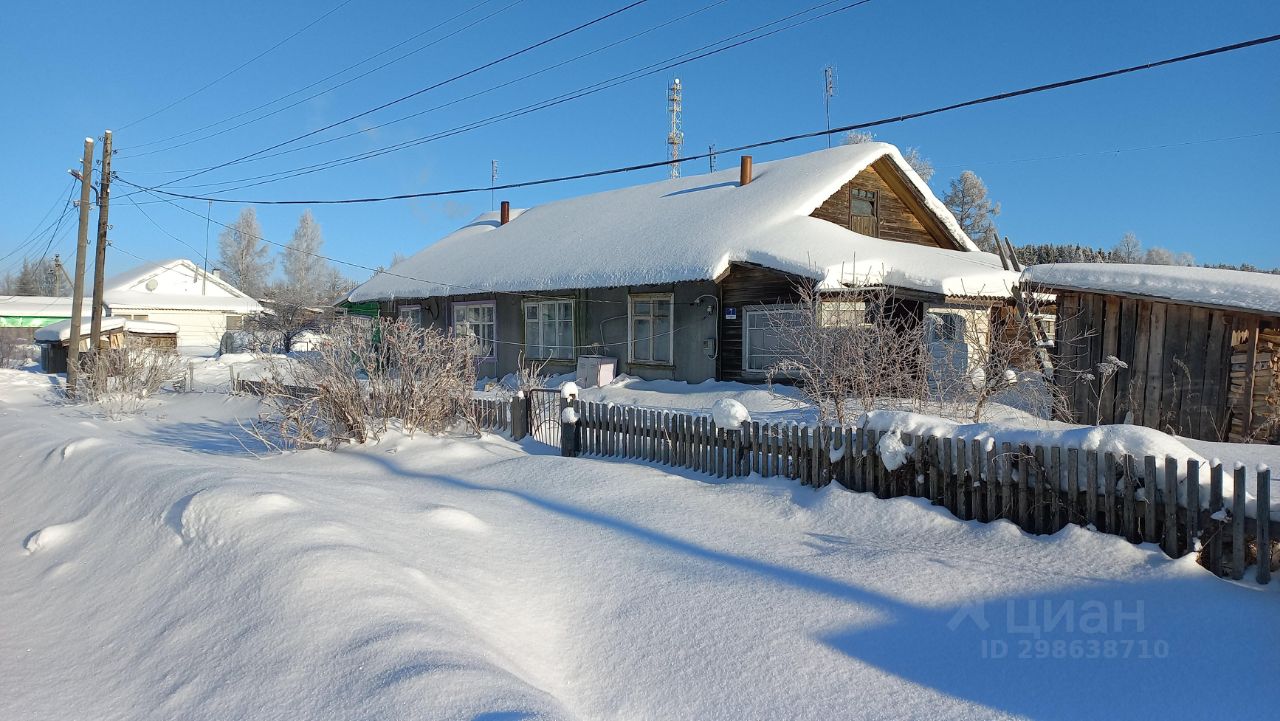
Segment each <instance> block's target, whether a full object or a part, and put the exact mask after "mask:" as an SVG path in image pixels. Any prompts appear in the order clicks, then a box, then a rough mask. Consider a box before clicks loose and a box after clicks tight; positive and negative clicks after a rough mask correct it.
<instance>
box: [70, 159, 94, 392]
mask: <svg viewBox="0 0 1280 721" xmlns="http://www.w3.org/2000/svg"><path fill="white" fill-rule="evenodd" d="M72 175H75V172H74V171H73V172H72ZM92 181H93V138H85V139H84V162H83V163H82V164H81V167H80V232H79V234H78V235H77V236H76V277H75V280H74V281H73V282H72V285H73V286H74V289H73V290H72V295H71V329H70V331H71V333H70V337H69V338H68V339H67V341H68V342H67V397H68V398H75V397H76V382H77V381H78V376H79V375H80V318H81V315H82V314H83V312H84V260H85V258H84V257H85V254H86V253H87V252H88V246H89V189H90V183H91V182H92Z"/></svg>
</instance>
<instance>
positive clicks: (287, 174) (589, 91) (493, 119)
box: [153, 0, 871, 193]
mask: <svg viewBox="0 0 1280 721" xmlns="http://www.w3.org/2000/svg"><path fill="white" fill-rule="evenodd" d="M840 1H841V0H825V2H821V3H819V4H817V5H814V6H812V7H809V8H806V9H804V10H801V11H799V12H796V13H792V14H790V15H787V16H785V17H782V18H778V19H776V20H772V21H770V22H767V23H765V24H763V25H759V26H757V27H754V28H751V29H750V30H745V31H742V32H739V33H736V34H734V35H730V36H728V37H726V38H722V39H720V40H717V41H715V42H712V43H708V44H706V45H703V46H701V47H699V48H696V49H694V50H689V51H686V52H683V53H680V54H678V55H675V56H672V57H670V58H667V59H665V60H661V61H658V62H656V63H651V64H650V65H647V66H644V67H641V68H638V69H635V70H630V71H627V72H625V73H622V74H620V75H615V76H613V77H611V78H608V79H606V80H602V81H599V82H596V83H593V84H591V85H587V86H584V87H581V88H578V89H576V90H572V91H569V92H567V93H562V94H560V95H557V96H554V97H551V98H548V99H545V100H541V101H538V102H535V103H532V104H530V105H526V106H523V107H521V108H517V109H515V110H508V111H506V112H503V113H498V114H496V115H491V116H489V117H487V118H484V119H482V120H477V121H472V122H470V123H465V124H463V125H460V126H456V127H454V128H450V129H448V130H443V131H438V132H436V133H432V134H429V135H425V136H421V137H418V138H412V139H410V140H406V141H402V142H400V143H395V144H393V145H389V146H383V147H382V148H375V149H373V150H368V151H364V152H362V153H357V154H355V155H349V156H346V157H342V158H336V159H333V160H327V161H322V162H320V163H315V164H312V165H306V166H302V167H299V168H291V169H288V170H282V171H276V172H274V173H267V174H264V175H258V176H251V177H249V178H241V179H237V180H226V181H220V182H216V183H208V184H203V185H195V186H182V187H207V186H212V185H226V184H231V183H244V182H247V181H254V180H260V179H264V178H275V179H278V180H284V179H287V178H292V177H298V176H301V175H309V174H311V173H315V172H320V171H323V170H328V169H330V168H335V167H340V166H343V165H349V164H351V163H356V162H360V161H363V160H369V159H371V158H375V157H379V156H382V155H386V154H389V153H392V152H397V151H399V150H404V149H407V148H411V147H416V146H418V145H423V144H425V143H429V142H433V141H435V140H440V139H442V138H448V137H452V136H455V135H460V134H462V133H466V132H469V131H471V130H475V129H477V128H481V127H485V126H488V125H493V124H494V123H498V122H501V121H503V120H510V119H512V118H517V117H521V116H523V115H528V114H530V113H534V112H537V111H539V110H545V109H547V108H550V107H554V106H556V105H560V104H562V103H566V102H569V101H571V100H576V99H578V98H582V97H586V96H588V95H593V94H595V93H598V92H601V91H603V90H608V89H610V88H613V87H617V86H618V85H622V84H625V83H629V82H632V81H634V80H638V79H640V78H643V77H648V76H651V75H656V74H658V73H662V72H665V71H667V70H670V69H672V68H675V67H677V66H680V65H684V64H687V63H691V62H694V61H697V60H701V59H703V58H707V57H711V56H713V55H717V54H719V53H722V52H726V51H728V50H733V49H735V48H738V47H741V46H743V45H746V44H748V43H752V42H756V41H758V40H762V39H764V38H767V37H770V36H772V35H776V34H778V33H781V32H785V31H787V30H791V29H793V28H796V27H799V26H801V25H804V24H806V23H810V22H814V21H816V20H820V19H822V18H825V17H829V16H831V15H835V14H837V13H841V12H844V11H846V10H849V9H852V8H854V7H858V6H860V5H865V4H867V3H869V2H871V0H855V1H854V2H849V3H847V4H845V5H843V6H841V7H838V8H835V9H832V10H829V11H827V12H825V13H822V14H819V15H815V16H812V17H808V18H804V19H802V20H797V21H795V22H792V23H791V24H789V25H784V26H782V27H778V28H774V29H773V30H768V31H767V32H760V31H762V30H765V29H766V28H770V27H773V26H775V25H779V24H780V23H784V22H787V21H789V20H794V19H795V18H797V17H800V16H803V15H806V14H808V13H810V12H813V11H814V10H818V9H821V8H824V7H827V6H829V5H833V4H835V3H837V2H840ZM752 33H758V34H755V35H752ZM746 36H750V37H746ZM740 38H741V39H740ZM734 40H736V41H737V42H732V43H731V44H729V45H725V43H729V42H730V41H734ZM716 46H722V47H716ZM709 48H711V49H710V50H709ZM704 51H705V52H704ZM484 92H487V91H481V92H479V93H474V94H473V95H472V96H468V97H474V95H480V94H483V93H484ZM465 99H467V98H462V99H461V100H465ZM454 102H458V101H452V102H450V103H445V104H444V105H440V106H436V107H435V108H428V109H427V110H426V111H422V112H430V111H431V110H437V109H439V108H441V107H445V106H447V105H452V104H453V103H454ZM417 114H422V113H417ZM407 117H412V116H407ZM407 117H406V118H404V119H407ZM392 122H398V121H392ZM387 124H390V123H387ZM373 127H375V128H376V127H380V126H373ZM321 144H323V143H313V144H311V145H310V146H303V147H302V148H296V149H294V150H303V149H305V148H307V147H314V146H315V145H321ZM287 152H292V150H289V151H283V152H281V153H276V154H273V155H265V156H261V157H259V158H256V159H255V160H262V159H266V158H268V157H275V156H277V155H283V154H285V153H287ZM695 157H696V156H695ZM246 162H247V161H246ZM230 164H231V163H228V164H227V165H230ZM224 167H225V166H224ZM213 169H216V168H215V167H210V168H206V169H205V170H213ZM187 177H188V178H189V177H194V176H193V175H192V176H187ZM185 179H186V178H178V179H176V180H171V181H167V182H165V183H160V184H159V185H156V186H153V187H155V188H163V187H166V186H169V185H173V184H174V183H178V182H181V181H182V180H185ZM268 182H276V180H266V181H264V182H256V183H249V184H247V185H241V186H238V187H235V188H224V189H222V190H219V191H217V192H218V193H226V192H231V191H234V190H241V189H243V188H248V187H254V186H257V185H264V184H266V183H268Z"/></svg>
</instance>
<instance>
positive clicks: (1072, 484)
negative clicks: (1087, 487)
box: [1067, 448, 1084, 525]
mask: <svg viewBox="0 0 1280 721" xmlns="http://www.w3.org/2000/svg"><path fill="white" fill-rule="evenodd" d="M1080 462H1081V459H1080V449H1079V448H1068V449H1067V523H1075V524H1078V525H1084V524H1083V523H1082V520H1083V519H1084V513H1083V512H1082V510H1081V508H1080Z"/></svg>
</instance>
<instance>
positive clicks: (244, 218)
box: [218, 206, 275, 298]
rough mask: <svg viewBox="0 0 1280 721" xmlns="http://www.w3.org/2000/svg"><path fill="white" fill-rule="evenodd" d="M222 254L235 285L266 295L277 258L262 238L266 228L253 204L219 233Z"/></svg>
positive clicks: (245, 290) (228, 276)
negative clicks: (263, 230)
mask: <svg viewBox="0 0 1280 721" xmlns="http://www.w3.org/2000/svg"><path fill="white" fill-rule="evenodd" d="M218 254H219V258H218V262H219V264H220V265H221V266H222V270H223V272H225V273H226V274H227V279H228V280H229V281H230V282H231V284H232V285H234V286H236V287H237V288H239V289H240V290H242V291H244V292H245V293H247V294H249V295H250V296H252V297H255V298H260V297H262V294H263V292H264V291H265V290H266V289H267V278H268V277H270V275H271V270H272V268H273V267H274V266H275V259H274V258H271V257H270V251H269V249H268V248H267V246H266V243H264V242H263V240H262V227H261V226H260V225H258V215H257V213H256V212H255V211H254V209H253V207H252V206H250V207H248V208H245V209H244V210H242V211H241V212H240V217H238V218H236V222H235V223H233V224H232V225H231V227H229V228H227V229H225V230H223V231H222V233H221V234H220V235H219V236H218Z"/></svg>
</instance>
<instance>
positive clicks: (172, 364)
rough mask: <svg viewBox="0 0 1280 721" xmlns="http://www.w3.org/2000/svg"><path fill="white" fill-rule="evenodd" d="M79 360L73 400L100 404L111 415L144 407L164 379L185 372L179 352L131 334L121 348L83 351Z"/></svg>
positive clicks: (119, 414)
mask: <svg viewBox="0 0 1280 721" xmlns="http://www.w3.org/2000/svg"><path fill="white" fill-rule="evenodd" d="M80 364H81V365H80V368H81V371H80V377H79V380H78V381H77V386H76V397H75V399H74V400H76V401H79V402H82V403H92V404H94V405H97V406H98V407H99V408H101V409H102V410H103V412H105V413H106V414H107V415H108V416H110V417H112V418H115V417H118V416H122V415H129V414H133V413H137V412H138V411H141V410H142V409H143V408H145V407H146V405H147V401H148V400H150V398H151V397H152V396H154V395H155V394H156V392H158V391H159V390H160V388H161V387H162V386H163V385H164V384H165V383H169V382H171V381H174V380H176V379H178V378H180V377H181V376H182V359H181V358H180V357H179V356H178V354H177V353H175V352H173V351H172V350H168V349H160V348H154V347H151V346H149V345H147V344H146V343H145V342H144V341H140V340H137V339H132V338H131V339H128V340H126V341H125V344H124V346H123V347H121V348H103V349H100V350H98V351H97V352H96V353H82V354H81V355H80Z"/></svg>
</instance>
